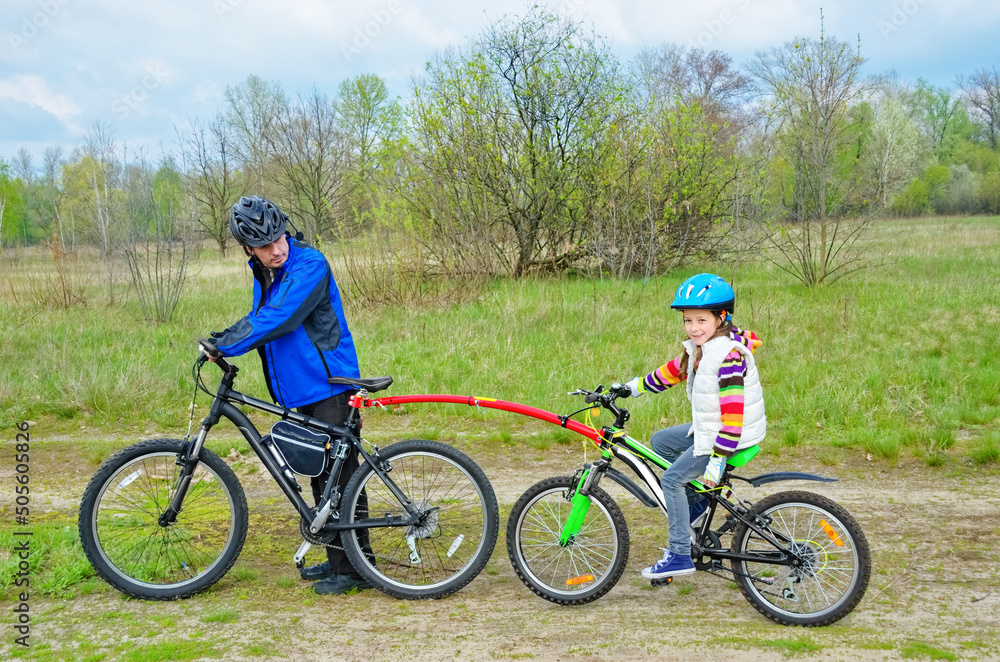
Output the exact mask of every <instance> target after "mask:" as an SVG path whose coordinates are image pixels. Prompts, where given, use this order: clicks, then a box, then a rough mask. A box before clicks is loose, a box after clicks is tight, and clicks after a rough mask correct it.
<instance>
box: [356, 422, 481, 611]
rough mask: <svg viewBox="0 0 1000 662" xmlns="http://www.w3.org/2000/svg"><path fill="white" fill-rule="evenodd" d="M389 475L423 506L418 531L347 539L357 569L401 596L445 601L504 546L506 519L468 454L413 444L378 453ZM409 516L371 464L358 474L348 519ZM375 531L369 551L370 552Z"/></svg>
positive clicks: (386, 530) (389, 530)
mask: <svg viewBox="0 0 1000 662" xmlns="http://www.w3.org/2000/svg"><path fill="white" fill-rule="evenodd" d="M379 456H380V457H381V458H382V460H383V461H384V462H385V463H386V464H387V465H389V466H391V468H392V469H391V472H390V473H389V478H390V479H391V480H392V481H393V483H394V484H395V485H396V486H397V487H398V488H399V489H400V490H401V491H402V493H403V494H404V495H405V496H406V498H407V499H409V501H410V503H411V504H413V505H414V506H416V508H417V511H418V513H419V514H420V520H419V521H418V522H417V523H416V524H414V525H411V526H405V527H383V528H372V529H352V530H348V531H342V532H341V534H340V540H341V542H342V543H343V545H344V551H345V552H346V553H347V557H348V558H349V559H350V560H351V563H352V564H353V565H354V568H355V569H356V570H357V571H358V572H359V573H360V574H361V575H362V576H363V577H364V578H365V579H367V580H368V581H370V582H371V583H372V584H373V585H375V587H376V588H378V589H379V590H381V591H382V592H384V593H387V594H389V595H391V596H393V597H396V598H404V599H407V600H420V599H425V598H440V597H444V596H446V595H450V594H451V593H454V592H455V591H457V590H459V589H460V588H462V587H463V586H465V585H466V584H468V583H469V582H471V581H472V580H473V579H474V578H475V577H476V575H478V574H479V572H480V571H481V570H482V569H483V567H484V566H485V565H486V562H487V561H489V558H490V555H491V554H492V553H493V548H494V547H495V546H496V542H497V531H498V529H499V527H500V515H499V511H498V508H497V500H496V496H495V495H494V494H493V487H492V485H490V482H489V480H488V479H487V478H486V475H485V474H484V473H483V471H482V469H480V468H479V467H478V466H477V465H476V463H475V462H473V461H472V460H471V459H470V458H469V457H468V456H467V455H465V454H464V453H461V452H460V451H457V450H455V449H454V448H452V447H450V446H446V445H444V444H439V443H436V442H433V441H424V440H420V439H414V440H410V441H403V442H400V443H397V444H393V445H391V446H388V447H386V448H384V449H382V450H380V451H379ZM383 516H399V517H407V516H408V515H407V512H406V509H405V508H403V506H402V504H400V502H399V500H398V499H397V498H396V497H395V495H394V494H393V493H392V492H391V491H390V489H389V487H388V486H387V485H386V484H385V483H383V482H382V480H381V479H380V478H379V476H378V474H376V473H375V472H374V471H373V470H372V468H371V466H370V465H368V464H363V465H362V466H361V468H360V469H358V470H357V471H355V472H354V475H353V476H352V477H351V480H350V482H348V484H347V487H346V488H345V490H344V499H343V502H342V504H341V518H342V519H344V520H345V521H346V522H354V521H356V520H359V519H363V518H367V517H383ZM363 531H367V532H368V543H369V545H370V550H371V551H370V553H369V552H368V550H365V549H363V542H364V535H363V534H362V533H361V532H363Z"/></svg>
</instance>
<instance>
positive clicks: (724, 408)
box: [627, 274, 767, 579]
mask: <svg viewBox="0 0 1000 662" xmlns="http://www.w3.org/2000/svg"><path fill="white" fill-rule="evenodd" d="M735 302H736V295H735V293H734V292H733V288H732V287H730V286H729V284H728V283H727V282H726V281H724V280H723V279H722V278H720V277H719V276H715V275H713V274H698V275H697V276H692V277H691V278H688V279H687V280H686V281H684V282H683V283H681V286H680V287H679V288H677V295H676V296H675V297H674V302H673V303H672V304H670V307H671V308H673V309H674V310H680V311H681V314H682V315H683V316H684V331H685V332H686V333H687V336H688V339H687V340H685V341H684V352H683V353H682V354H681V355H680V356H678V357H677V358H675V359H674V360H672V361H670V362H669V363H667V364H666V365H664V366H662V367H660V368H658V369H656V370H654V371H653V372H651V373H649V374H648V375H646V376H645V377H642V378H639V377H636V378H635V379H633V380H632V381H630V382H629V383H628V384H627V386H628V387H629V392H630V394H631V395H632V396H633V397H638V396H640V395H642V394H643V393H645V392H647V391H649V392H652V393H659V392H661V391H663V390H665V389H666V388H668V387H670V386H674V385H675V384H679V383H680V382H682V381H686V382H687V396H688V399H689V400H690V401H691V418H692V423H691V424H690V425H688V424H684V425H677V426H674V427H672V428H667V429H666V430H660V431H659V432H656V433H655V434H654V435H653V436H652V439H651V440H650V444H651V445H652V447H653V450H654V451H656V452H657V453H658V454H659V455H661V456H663V457H665V458H666V459H668V460H670V461H671V465H670V468H669V469H667V470H666V471H665V472H664V473H663V477H662V478H661V479H660V485H661V486H662V487H663V498H664V500H665V502H666V506H667V518H668V520H669V528H668V534H669V537H670V543H669V547H668V548H667V549H665V550H664V555H663V559H662V560H660V561H658V562H656V563H655V564H653V565H652V566H651V567H648V568H643V570H642V576H643V577H645V578H647V579H658V578H662V577H673V576H677V575H690V574H692V573H694V563H693V562H692V561H691V532H690V524H691V523H693V522H694V521H695V520H696V519H697V518H698V517H699V516H700V515H701V514H702V512H704V510H705V507H706V505H707V504H706V503H705V501H706V500H705V499H704V497H702V496H700V495H699V494H697V493H696V492H694V491H692V490H691V489H690V488H687V494H686V495H685V488H686V486H687V484H688V482H689V481H692V480H694V479H696V478H698V477H699V476H701V482H703V483H704V484H705V485H707V486H708V487H715V485H716V484H717V483H718V482H719V480H720V478H721V477H722V471H723V468H724V466H725V463H726V458H728V457H729V456H731V455H732V454H733V453H735V452H736V451H738V450H742V449H744V448H748V447H750V446H753V445H755V444H758V443H760V442H761V441H762V440H763V439H764V435H765V433H766V431H767V419H766V417H765V416H764V397H763V393H762V392H761V388H760V380H759V379H758V378H757V366H756V364H755V363H754V359H753V352H754V351H755V350H756V349H757V348H758V347H760V346H761V340H760V338H758V337H757V335H756V334H754V333H753V332H748V331H743V330H742V329H739V328H737V327H736V326H734V325H733V322H732V319H733V317H732V314H733V306H734V304H735ZM689 502H690V503H689Z"/></svg>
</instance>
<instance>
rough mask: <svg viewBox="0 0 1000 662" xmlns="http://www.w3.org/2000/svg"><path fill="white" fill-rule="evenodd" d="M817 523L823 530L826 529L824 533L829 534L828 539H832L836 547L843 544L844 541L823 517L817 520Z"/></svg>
mask: <svg viewBox="0 0 1000 662" xmlns="http://www.w3.org/2000/svg"><path fill="white" fill-rule="evenodd" d="M819 525H820V526H821V527H823V530H824V531H826V535H828V536H830V540H832V541H833V542H834V544H836V545H837V547H843V546H844V541H843V540H841V539H840V536H838V535H837V532H836V531H834V530H833V527H832V526H830V525H829V524H827V523H826V520H825V519H821V520H820V521H819Z"/></svg>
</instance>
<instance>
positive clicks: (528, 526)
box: [507, 476, 629, 605]
mask: <svg viewBox="0 0 1000 662" xmlns="http://www.w3.org/2000/svg"><path fill="white" fill-rule="evenodd" d="M575 486H576V483H575V482H574V481H573V479H572V478H570V477H569V476H557V477H555V478H546V479H545V480H543V481H541V482H539V483H536V484H534V485H532V486H531V487H529V488H528V490H527V491H526V492H525V493H524V494H523V495H521V498H520V499H518V500H517V503H516V504H514V509H513V510H512V511H511V513H510V519H509V520H508V521H507V554H508V556H510V562H511V565H513V566H514V571H515V572H516V573H517V576H518V577H520V578H521V581H522V582H524V584H525V586H527V587H528V588H530V589H531V590H532V591H533V592H534V593H535V594H537V595H540V596H541V597H543V598H545V599H546V600H549V601H550V602H555V603H557V604H561V605H582V604H586V603H588V602H592V601H594V600H596V599H597V598H599V597H601V596H602V595H604V594H605V593H607V592H608V591H610V590H611V589H612V587H614V585H615V584H616V583H618V580H619V579H620V578H621V576H622V573H623V572H624V571H625V565H626V564H627V563H628V552H629V549H628V545H629V535H628V525H627V524H626V523H625V516H624V515H622V511H621V509H620V508H619V507H618V504H616V503H615V501H614V499H612V498H611V495H610V494H608V493H607V492H605V491H604V490H602V489H601V488H599V487H595V488H592V489H591V494H590V499H591V504H590V509H589V510H588V511H587V517H586V518H585V519H584V521H583V524H582V525H581V526H580V531H579V532H578V533H577V534H576V535H575V536H573V538H572V540H570V541H569V544H568V545H566V546H562V545H560V544H559V538H560V535H561V534H562V530H563V525H565V523H566V519H567V517H569V513H570V511H571V510H572V504H571V502H570V501H569V500H567V499H566V495H567V494H568V493H569V492H570V490H572V489H573V488H574V487H575Z"/></svg>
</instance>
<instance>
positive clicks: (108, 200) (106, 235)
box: [81, 122, 125, 303]
mask: <svg viewBox="0 0 1000 662" xmlns="http://www.w3.org/2000/svg"><path fill="white" fill-rule="evenodd" d="M123 153H125V150H124V149H123ZM83 156H84V157H85V158H83V159H82V160H81V164H82V165H84V177H85V180H86V183H87V186H88V188H89V189H90V193H91V195H92V203H93V204H92V206H91V212H92V215H91V219H90V220H91V225H90V228H91V233H92V238H93V240H94V243H95V244H96V245H97V248H98V251H99V252H100V259H101V263H102V265H103V266H104V268H105V271H106V276H107V282H106V284H107V288H108V301H109V302H110V303H114V301H115V291H114V286H115V278H116V275H117V273H118V256H117V254H116V248H117V242H116V240H117V239H118V233H119V230H120V227H119V225H120V221H121V216H122V213H121V212H122V210H121V205H122V201H121V196H119V195H116V193H115V191H116V189H117V188H118V186H119V183H120V179H121V169H122V160H123V159H122V158H121V157H120V156H119V153H118V146H117V145H116V144H115V138H114V135H113V133H112V131H111V127H110V126H109V125H108V124H106V123H103V122H95V123H94V125H93V127H92V128H91V129H90V131H89V132H88V133H87V136H86V138H85V139H84V146H83Z"/></svg>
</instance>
